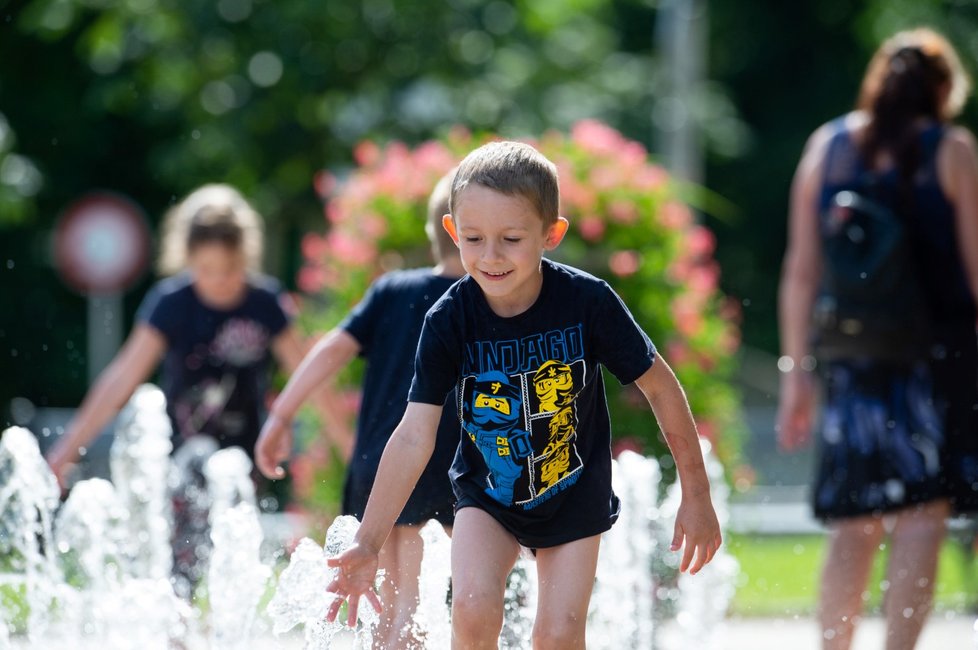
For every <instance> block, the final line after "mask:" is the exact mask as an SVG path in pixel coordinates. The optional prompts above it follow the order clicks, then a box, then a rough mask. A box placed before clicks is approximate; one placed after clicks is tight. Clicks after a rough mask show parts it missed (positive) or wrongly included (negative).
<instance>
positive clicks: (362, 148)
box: [353, 140, 380, 167]
mask: <svg viewBox="0 0 978 650" xmlns="http://www.w3.org/2000/svg"><path fill="white" fill-rule="evenodd" d="M353 160H355V161H356V163H357V165H359V166H360V167H373V166H374V165H375V164H376V163H377V161H378V160H380V147H378V146H377V143H376V142H371V141H370V140H364V141H362V142H360V143H359V144H357V146H356V147H354V148H353Z"/></svg>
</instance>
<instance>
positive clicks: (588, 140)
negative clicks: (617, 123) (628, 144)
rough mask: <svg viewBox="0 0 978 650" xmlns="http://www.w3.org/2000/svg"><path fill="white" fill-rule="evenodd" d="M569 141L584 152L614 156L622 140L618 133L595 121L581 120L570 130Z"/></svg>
mask: <svg viewBox="0 0 978 650" xmlns="http://www.w3.org/2000/svg"><path fill="white" fill-rule="evenodd" d="M571 139H572V140H573V141H574V142H575V143H577V144H579V145H580V146H581V148H582V149H584V150H585V151H587V152H589V153H592V154H598V155H608V156H611V155H614V154H615V153H616V152H617V151H618V150H619V149H620V148H621V145H622V143H623V141H624V138H623V137H622V136H621V134H620V133H619V132H618V131H615V130H614V129H613V128H611V127H610V126H608V125H606V124H602V123H601V122H598V121H597V120H581V121H580V122H578V123H577V124H575V125H574V126H573V127H572V128H571Z"/></svg>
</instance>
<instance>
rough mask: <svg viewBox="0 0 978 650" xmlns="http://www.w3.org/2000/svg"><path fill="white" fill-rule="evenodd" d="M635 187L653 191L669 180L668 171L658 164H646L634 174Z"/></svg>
mask: <svg viewBox="0 0 978 650" xmlns="http://www.w3.org/2000/svg"><path fill="white" fill-rule="evenodd" d="M634 182H635V188H636V189H638V190H642V191H646V192H649V191H655V190H658V189H659V188H661V187H663V186H664V185H665V184H666V183H668V182H669V172H667V171H666V170H665V169H664V168H662V167H660V166H659V165H648V166H646V167H643V168H642V169H640V170H639V171H638V172H637V173H636V174H635V181H634Z"/></svg>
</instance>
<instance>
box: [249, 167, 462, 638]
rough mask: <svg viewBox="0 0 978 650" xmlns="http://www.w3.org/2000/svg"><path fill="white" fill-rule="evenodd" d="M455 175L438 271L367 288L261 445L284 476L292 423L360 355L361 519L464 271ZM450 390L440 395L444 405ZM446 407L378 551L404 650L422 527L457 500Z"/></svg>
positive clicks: (356, 488) (454, 420)
mask: <svg viewBox="0 0 978 650" xmlns="http://www.w3.org/2000/svg"><path fill="white" fill-rule="evenodd" d="M450 189H451V176H445V177H444V178H443V179H442V180H441V181H440V182H439V183H438V184H437V185H436V186H435V189H434V191H433V192H432V194H431V198H430V200H429V203H428V220H427V224H426V228H425V230H426V231H427V233H428V238H429V240H430V241H431V250H432V253H433V255H434V257H435V260H436V262H437V266H436V267H434V268H424V269H412V270H408V271H393V272H391V273H387V274H385V275H383V276H381V277H380V278H379V279H378V280H377V281H376V282H374V283H373V284H372V285H371V286H370V288H369V289H368V290H367V294H366V296H364V298H363V300H361V301H360V303H359V304H358V305H357V306H356V307H354V308H353V310H352V311H351V312H350V313H349V315H347V317H346V318H345V319H344V320H343V322H341V323H340V324H339V325H338V326H337V327H336V329H334V330H333V331H332V332H330V333H328V334H327V335H326V336H324V337H323V338H322V339H321V340H320V341H319V342H318V343H317V344H316V345H315V347H313V349H312V350H311V351H310V352H309V355H308V356H307V357H306V359H305V360H303V362H302V364H301V365H300V367H299V368H298V370H296V372H295V373H294V374H293V375H292V377H291V378H290V379H289V382H288V384H287V385H286V387H285V389H284V390H283V391H282V394H281V395H279V397H278V398H277V399H276V400H275V403H274V404H273V405H272V408H271V414H270V416H269V418H268V420H267V422H266V423H265V426H264V427H263V428H262V433H261V437H260V438H259V440H258V443H257V445H256V447H255V462H256V463H257V465H258V468H259V469H260V470H261V471H262V472H263V473H264V474H265V475H266V476H268V477H269V478H279V477H281V476H282V475H283V472H282V470H281V469H280V468H279V467H278V464H279V463H280V462H282V461H283V460H285V459H286V458H287V457H288V455H289V453H290V452H291V451H292V435H291V433H292V428H291V420H292V417H293V415H294V414H295V412H296V410H298V408H299V406H300V404H301V403H302V401H303V400H304V399H305V397H306V396H307V395H309V394H310V393H311V392H312V391H313V390H314V389H315V387H317V386H320V385H321V384H322V383H323V382H324V381H326V380H328V379H329V378H330V377H333V376H335V374H336V373H337V372H338V371H339V370H340V369H342V368H343V367H345V366H346V365H347V364H348V363H350V362H351V361H352V360H353V359H354V357H356V356H361V357H363V358H364V360H365V361H366V370H365V373H364V377H363V386H362V388H363V390H362V396H363V397H362V401H361V403H360V413H359V417H358V419H357V435H356V441H355V443H354V448H353V454H352V457H351V458H350V463H349V466H348V467H347V473H346V481H345V483H344V486H343V514H345V515H353V516H355V517H356V518H357V519H363V511H364V508H365V507H366V505H367V497H368V496H369V494H370V490H371V488H372V487H373V484H374V477H375V475H376V473H377V465H378V463H379V462H380V457H381V454H382V453H383V451H384V446H385V445H386V444H387V440H388V439H389V438H390V436H391V433H392V432H393V431H394V429H395V427H396V426H397V423H398V422H400V420H401V416H403V415H404V409H405V407H406V406H407V394H408V389H409V388H410V386H411V378H412V377H413V376H414V356H415V350H416V349H417V347H418V338H419V337H420V336H421V327H422V325H423V324H424V316H425V313H426V312H427V311H428V308H429V307H431V305H432V304H434V302H435V301H436V300H438V299H439V298H440V297H441V296H442V294H444V293H445V291H446V290H447V289H448V288H449V287H450V286H451V285H452V284H454V283H455V281H456V280H458V279H459V278H460V277H462V276H463V275H465V269H463V268H462V262H461V260H460V259H459V255H458V249H457V248H456V247H455V243H454V242H453V241H452V239H451V237H449V235H448V233H447V232H445V230H444V229H443V228H442V226H441V220H442V219H441V218H442V215H444V214H445V213H446V212H447V211H448V197H449V191H450ZM444 402H445V396H444V395H443V396H442V403H444ZM451 405H452V402H449V408H447V409H444V412H443V413H442V417H441V423H440V425H439V427H438V435H437V440H436V443H435V449H434V453H433V454H432V455H431V460H430V461H429V462H428V464H427V467H426V468H425V469H424V472H423V473H422V474H421V477H420V478H419V480H418V482H417V485H416V486H414V490H413V492H412V494H411V496H410V498H409V499H408V501H407V504H406V505H405V507H404V509H403V510H402V511H401V513H400V516H399V517H398V518H397V525H396V526H394V528H393V530H392V531H391V535H390V538H389V539H388V540H387V542H386V544H384V546H383V549H382V550H381V553H380V567H381V568H382V569H383V570H384V573H385V575H386V576H387V578H386V579H385V580H384V582H383V584H382V585H381V596H382V597H383V598H384V600H385V601H386V602H387V604H388V608H387V610H386V611H385V612H384V615H383V616H382V617H381V623H380V630H379V634H376V635H375V637H376V638H375V639H374V647H376V648H385V649H388V648H389V649H391V650H397V649H398V648H414V647H419V645H420V643H419V640H418V639H416V638H415V634H414V626H413V625H412V623H413V616H414V612H415V609H416V608H417V605H418V595H419V586H418V575H419V573H420V571H421V558H422V550H423V543H422V540H421V526H422V525H424V524H425V523H426V522H427V521H428V520H430V519H436V520H438V521H439V522H441V523H442V524H443V525H444V526H445V527H446V529H447V530H449V532H450V527H451V525H452V522H453V521H454V519H455V516H454V515H455V497H454V494H453V493H452V487H451V483H449V481H448V468H449V466H450V465H451V463H452V457H453V456H454V455H455V448H456V447H458V416H457V415H456V413H455V409H454V408H451Z"/></svg>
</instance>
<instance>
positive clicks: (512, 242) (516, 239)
mask: <svg viewBox="0 0 978 650" xmlns="http://www.w3.org/2000/svg"><path fill="white" fill-rule="evenodd" d="M503 239H505V240H506V241H508V242H509V243H511V244H515V243H517V242H518V241H520V238H519V237H503Z"/></svg>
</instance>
